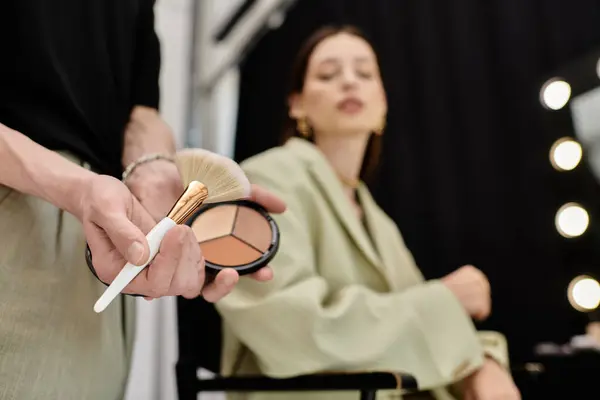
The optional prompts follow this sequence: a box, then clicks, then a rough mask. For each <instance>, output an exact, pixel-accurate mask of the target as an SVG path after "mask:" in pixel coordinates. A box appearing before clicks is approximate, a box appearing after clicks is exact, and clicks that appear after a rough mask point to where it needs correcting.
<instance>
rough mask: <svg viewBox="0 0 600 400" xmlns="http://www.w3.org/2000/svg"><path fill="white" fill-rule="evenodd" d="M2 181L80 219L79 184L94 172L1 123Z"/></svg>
mask: <svg viewBox="0 0 600 400" xmlns="http://www.w3.org/2000/svg"><path fill="white" fill-rule="evenodd" d="M0 160H2V161H1V162H0V184H2V185H5V186H8V187H11V188H13V189H15V190H17V191H19V192H22V193H26V194H28V195H32V196H36V197H40V198H42V199H44V200H46V201H47V202H49V203H51V204H53V205H55V206H56V207H58V208H60V209H63V210H65V211H67V212H69V213H71V214H73V215H75V216H76V217H77V218H78V219H79V220H81V218H82V215H81V198H80V193H81V192H82V191H81V190H79V188H81V187H83V186H84V183H85V182H87V181H89V179H90V178H91V177H93V176H95V174H94V173H93V172H91V171H88V170H86V169H85V168H83V167H80V166H79V165H77V164H75V163H73V162H71V161H69V160H67V159H66V158H64V157H62V156H60V155H59V154H57V153H55V152H53V151H50V150H48V149H46V148H44V147H42V146H40V145H39V144H37V143H35V142H34V141H32V140H31V139H29V138H28V137H27V136H25V135H23V134H21V133H19V132H17V131H15V130H13V129H10V128H8V127H6V126H4V125H2V124H0Z"/></svg>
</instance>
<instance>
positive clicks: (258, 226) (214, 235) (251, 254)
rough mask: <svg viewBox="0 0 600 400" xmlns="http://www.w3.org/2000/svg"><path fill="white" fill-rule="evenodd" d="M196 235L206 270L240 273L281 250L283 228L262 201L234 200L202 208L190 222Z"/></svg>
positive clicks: (252, 269) (264, 263) (262, 264)
mask: <svg viewBox="0 0 600 400" xmlns="http://www.w3.org/2000/svg"><path fill="white" fill-rule="evenodd" d="M186 225H188V226H189V227H191V229H192V230H193V231H194V234H195V235H196V239H197V240H198V244H199V246H200V249H201V250H202V255H203V256H204V261H205V265H206V271H207V272H209V273H211V272H212V274H213V275H216V274H217V273H218V272H219V271H220V270H222V269H225V268H233V269H235V270H236V271H237V272H238V273H239V274H240V275H246V274H251V273H253V272H256V271H258V270H259V269H261V268H263V267H265V266H267V264H268V263H269V262H270V261H271V260H272V259H273V257H274V256H275V254H276V253H277V250H278V249H279V228H278V226H277V224H276V223H275V220H273V218H272V217H271V215H269V213H268V212H267V211H266V210H265V209H264V208H263V207H262V206H261V205H260V204H258V203H255V202H253V201H251V200H233V201H225V202H220V203H211V204H207V205H204V206H202V207H200V209H199V210H198V211H197V212H196V213H195V214H194V215H192V216H191V217H190V218H189V219H188V220H187V222H186Z"/></svg>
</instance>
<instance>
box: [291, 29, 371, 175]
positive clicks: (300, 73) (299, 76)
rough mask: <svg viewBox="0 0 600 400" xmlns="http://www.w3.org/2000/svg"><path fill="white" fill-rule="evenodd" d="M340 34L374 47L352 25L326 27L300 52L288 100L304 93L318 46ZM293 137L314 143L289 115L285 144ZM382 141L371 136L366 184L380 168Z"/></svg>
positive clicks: (365, 164) (365, 161)
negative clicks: (309, 66) (345, 34)
mask: <svg viewBox="0 0 600 400" xmlns="http://www.w3.org/2000/svg"><path fill="white" fill-rule="evenodd" d="M339 33H348V34H351V35H354V36H358V37H360V38H362V39H363V40H365V41H366V42H367V43H369V44H370V45H371V46H372V43H371V41H370V40H369V39H368V38H367V36H366V35H365V34H364V33H363V32H362V31H361V30H360V29H358V28H356V27H354V26H351V25H343V26H325V27H323V28H321V29H318V30H317V31H316V32H314V33H313V34H312V35H311V36H310V37H309V38H308V39H307V40H306V41H305V42H304V44H303V45H302V47H301V48H300V51H299V52H298V55H297V56H296V60H295V62H294V64H293V67H292V75H291V81H290V87H289V90H288V98H289V96H291V95H292V94H297V93H301V92H302V90H303V88H304V81H305V78H306V70H307V68H308V61H309V59H310V56H311V55H312V53H313V51H314V50H315V48H316V47H317V45H318V44H319V43H321V42H322V41H323V40H325V39H327V38H329V37H331V36H334V35H337V34H339ZM291 137H300V138H303V139H306V140H310V141H312V139H308V138H305V137H304V136H302V134H300V132H298V129H297V128H296V121H295V120H294V119H293V118H291V117H290V116H289V114H287V115H286V117H285V122H284V129H283V138H282V139H283V142H284V143H285V142H286V141H287V140H288V139H289V138H291ZM381 141H382V138H381V136H380V135H371V136H370V138H369V142H368V143H367V148H366V151H365V156H364V159H363V165H362V167H361V170H360V179H362V180H363V181H365V182H367V181H369V180H370V179H371V178H373V175H374V174H375V172H376V171H377V168H378V167H379V158H380V155H381Z"/></svg>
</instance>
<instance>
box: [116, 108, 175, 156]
mask: <svg viewBox="0 0 600 400" xmlns="http://www.w3.org/2000/svg"><path fill="white" fill-rule="evenodd" d="M124 143H125V145H124V149H123V158H122V162H123V166H124V167H127V166H128V165H129V164H131V163H132V162H134V161H135V160H138V159H139V158H140V157H142V156H144V155H148V154H152V153H162V154H168V155H173V154H174V153H175V140H174V138H173V133H172V131H171V129H170V128H169V127H168V125H167V124H166V123H165V122H164V121H163V120H162V118H161V117H160V115H159V113H158V111H157V110H155V109H153V108H150V107H143V106H137V107H135V108H134V109H133V111H132V112H131V116H130V119H129V123H128V124H127V127H126V128H125V141H124Z"/></svg>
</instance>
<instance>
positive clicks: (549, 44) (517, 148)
mask: <svg viewBox="0 0 600 400" xmlns="http://www.w3.org/2000/svg"><path fill="white" fill-rule="evenodd" d="M155 12H156V24H157V30H158V33H159V36H160V38H161V42H162V52H163V66H162V75H161V90H162V100H161V101H162V103H161V108H162V111H161V112H162V114H163V115H164V117H165V118H166V120H167V122H168V123H169V124H170V125H171V127H172V128H173V129H174V131H175V133H176V135H177V141H178V145H179V146H182V147H184V146H189V147H203V148H207V149H210V150H213V151H216V152H219V153H221V154H225V155H228V156H231V157H234V158H235V159H236V160H237V161H242V160H244V159H246V158H248V157H249V156H252V155H254V154H256V153H258V152H260V151H263V150H265V149H268V148H270V147H272V146H275V145H277V144H278V138H279V135H280V132H281V125H282V123H283V120H282V119H281V116H283V115H284V110H285V97H284V96H285V94H286V91H287V89H288V88H287V86H286V85H287V83H288V77H289V71H290V67H291V62H292V59H293V57H294V55H295V54H296V52H297V51H298V47H299V45H300V43H301V42H302V41H303V40H304V39H305V38H306V37H307V36H308V35H309V34H311V33H312V32H313V31H314V30H315V29H318V28H319V27H321V26H323V25H325V24H330V23H350V24H354V25H356V26H358V27H360V28H361V29H363V30H364V31H365V32H366V33H367V34H368V35H369V36H370V37H371V38H372V39H373V41H374V45H375V50H376V51H377V53H378V55H379V57H380V64H381V68H382V73H383V77H384V84H385V86H386V90H387V94H388V102H389V114H388V115H389V119H388V126H387V128H386V134H385V135H384V143H385V146H384V154H383V168H382V170H381V172H380V175H379V177H378V180H377V182H376V183H375V184H373V187H372V190H373V192H374V194H375V197H376V200H377V201H378V203H379V204H380V205H381V206H382V207H383V208H384V210H385V211H386V212H387V213H388V214H389V215H390V216H391V217H392V218H393V219H394V221H395V222H396V223H397V224H398V226H399V228H400V230H401V231H402V233H403V235H404V239H405V240H406V243H407V246H408V247H409V248H410V250H411V251H412V252H413V254H414V256H415V258H416V260H417V263H418V264H419V266H420V267H421V269H422V271H423V273H424V274H425V276H426V277H427V278H438V277H441V276H443V275H445V274H447V273H449V272H451V271H453V270H454V269H456V267H457V266H459V265H463V264H473V265H476V266H477V267H478V268H480V269H481V270H482V271H484V272H485V273H486V274H487V276H488V278H489V279H490V282H491V285H492V295H493V313H492V315H491V317H490V318H489V319H488V320H487V321H486V322H485V323H484V324H482V325H480V327H481V328H482V329H493V330H498V331H500V332H503V333H504V334H505V335H506V336H507V338H508V341H509V345H510V356H511V363H512V364H513V366H514V368H515V373H516V374H517V375H516V379H517V382H518V383H519V385H520V387H521V388H522V390H523V391H524V393H525V392H527V390H529V389H528V388H529V387H531V389H530V390H531V391H532V392H531V393H534V390H538V389H536V386H535V382H538V381H539V379H541V378H539V376H541V375H540V372H541V370H540V364H539V360H540V359H541V358H543V357H553V359H556V360H558V361H556V365H557V367H556V368H559V369H560V368H564V369H563V370H561V371H562V372H561V374H562V375H561V376H564V382H563V383H564V384H566V385H573V384H579V383H581V384H582V385H583V384H590V381H588V380H587V378H586V377H585V376H583V375H581V373H580V372H573V371H580V369H577V368H575V367H573V368H572V369H571V367H570V366H572V365H583V366H584V368H583V369H584V370H587V371H592V372H593V371H594V370H595V369H596V368H598V367H600V361H599V360H598V359H596V358H594V357H586V358H585V361H582V363H583V364H579V361H573V360H577V352H576V351H575V350H574V348H576V347H577V345H578V343H579V342H578V341H577V340H576V339H577V338H578V337H579V336H580V335H584V334H585V333H586V331H588V330H589V329H590V327H593V326H594V325H593V324H594V322H595V321H596V320H598V321H600V316H599V315H597V312H596V307H597V306H598V304H599V302H600V286H599V285H598V283H597V281H596V279H597V278H598V277H599V276H600V241H599V239H600V185H599V179H600V28H599V27H600V2H598V1H597V0H578V1H566V0H526V1H512V0H489V1H486V2H482V1H476V0H454V1H452V2H440V1H435V0H254V1H253V0H195V1H194V0H158V1H157V4H156V8H155ZM140 307H141V311H140V313H139V315H138V326H139V327H140V329H138V346H137V349H136V355H135V361H134V365H133V367H132V379H131V382H130V385H129V394H128V398H129V399H136V400H137V399H161V400H162V399H165V400H166V399H177V390H176V385H175V378H174V365H175V363H176V361H177V357H178V343H177V326H178V324H179V326H180V327H184V328H186V329H190V330H195V331H196V332H197V335H198V341H201V340H202V330H201V327H198V326H192V325H186V321H184V320H183V321H182V320H178V319H177V313H176V308H177V302H176V300H175V299H161V300H159V301H154V302H152V303H146V302H143V301H142V302H140ZM590 324H591V325H590ZM592 347H593V346H592ZM207 351H210V349H207ZM543 365H546V364H543ZM547 365H550V364H547ZM552 365H554V364H552ZM568 371H572V377H569V376H570V375H568V374H569V373H571V372H568ZM542 375H543V374H542ZM571 378H572V379H571ZM536 379H538V381H536ZM149 382H151V384H148V383H149ZM203 398H210V397H209V396H207V395H203ZM217 398H220V397H217ZM524 398H525V399H527V398H537V397H533V395H532V396H530V397H528V396H527V395H525V397H524Z"/></svg>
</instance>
